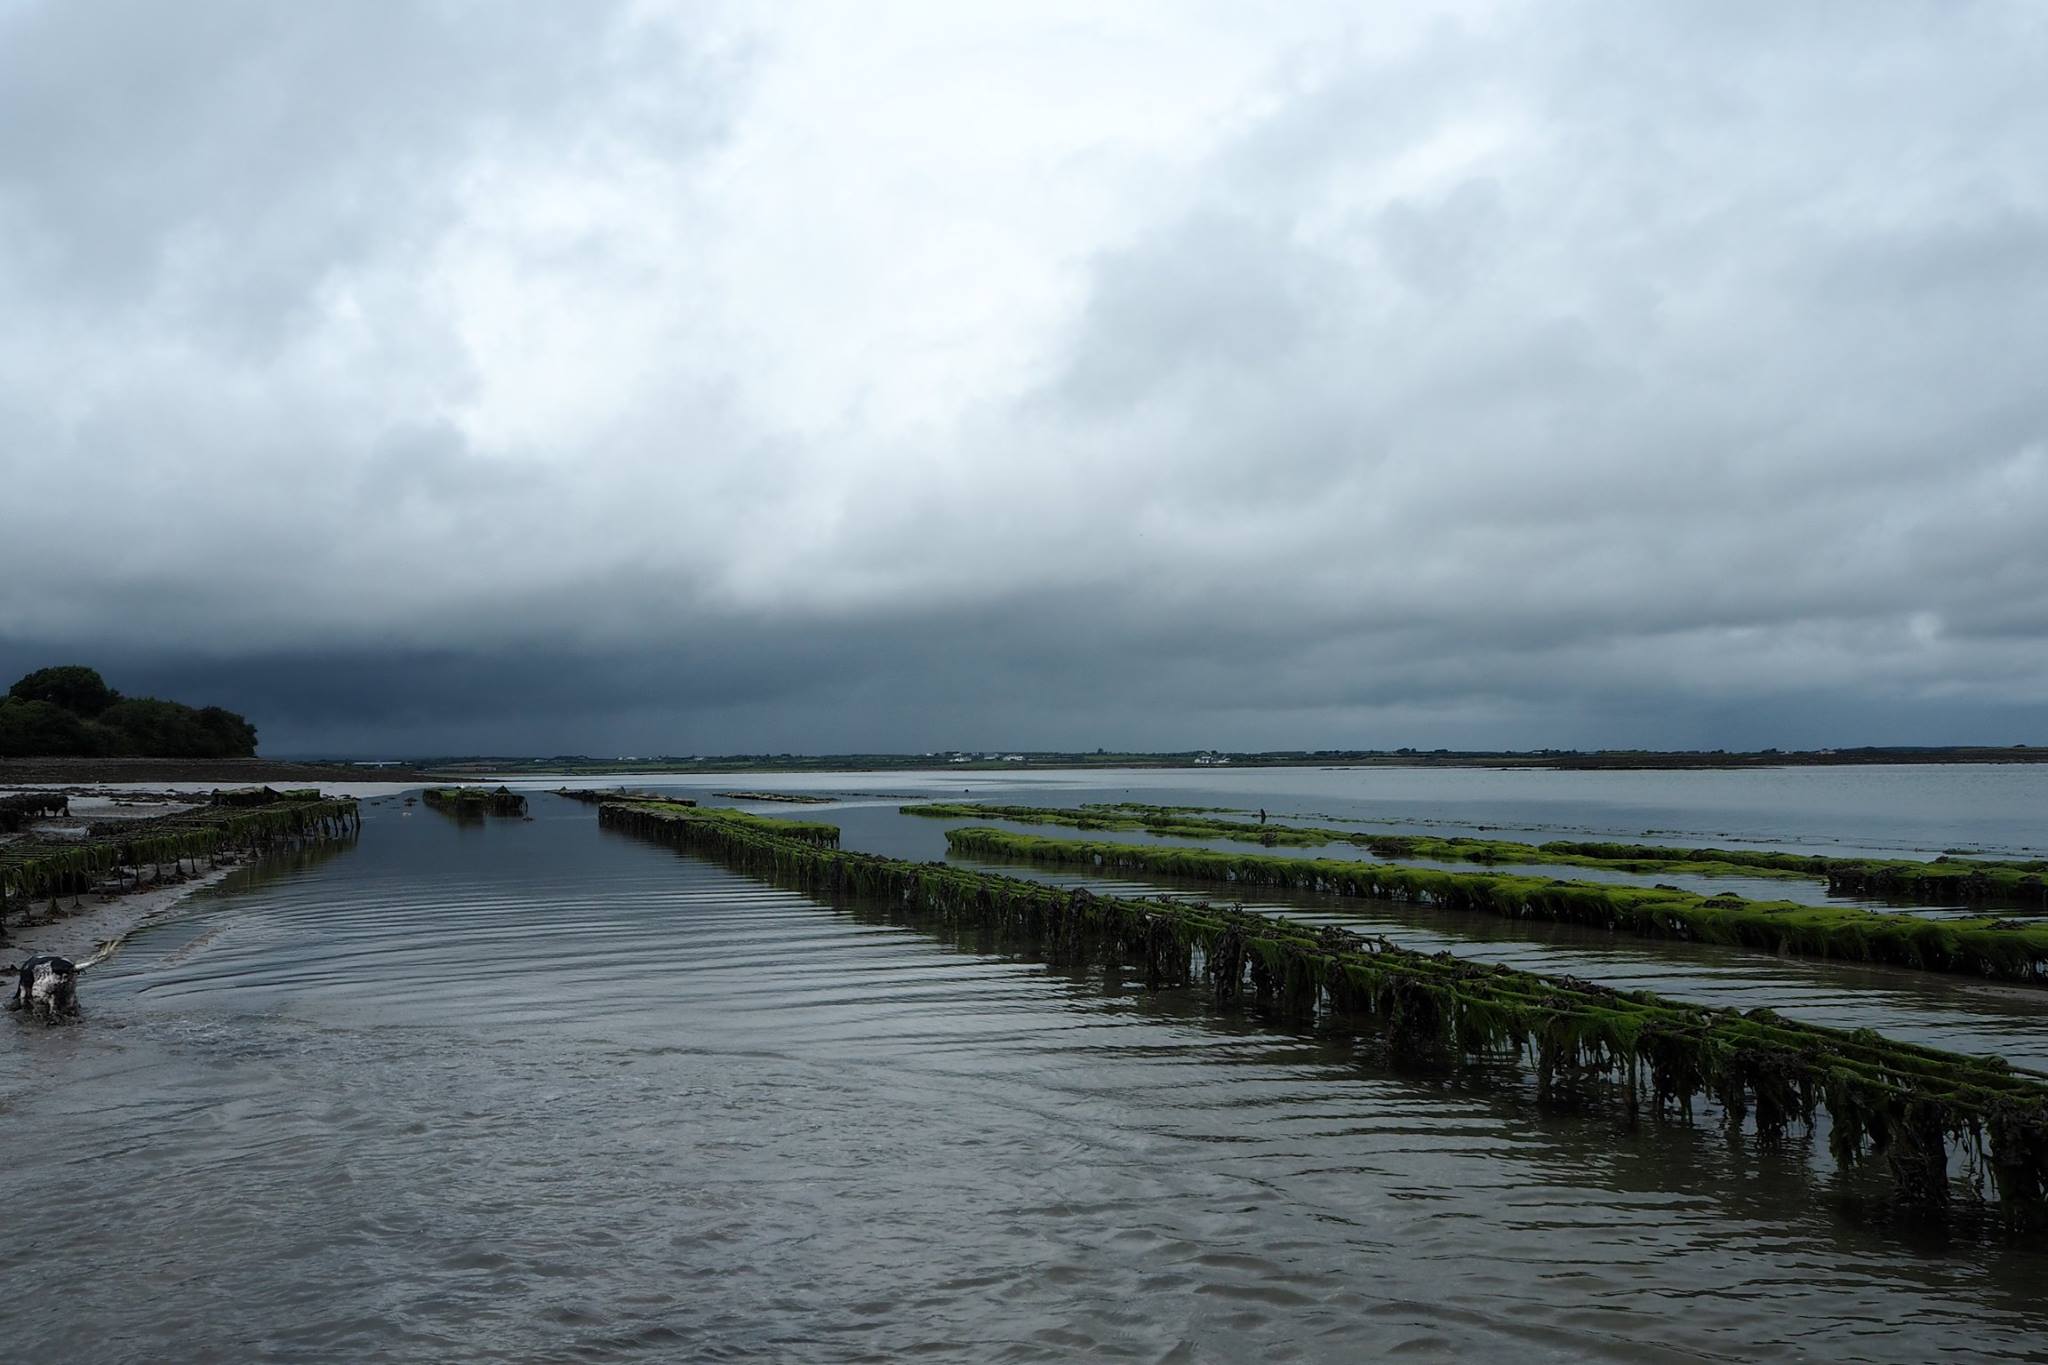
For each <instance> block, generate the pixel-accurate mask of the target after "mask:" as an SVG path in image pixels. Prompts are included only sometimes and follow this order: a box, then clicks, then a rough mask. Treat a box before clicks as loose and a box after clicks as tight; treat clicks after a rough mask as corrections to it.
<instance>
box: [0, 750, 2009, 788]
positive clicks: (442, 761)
mask: <svg viewBox="0 0 2048 1365" xmlns="http://www.w3.org/2000/svg"><path fill="white" fill-rule="evenodd" d="M1011 755H1014V756H1011ZM1959 763H1961V764H2031V763H2048V746H2044V747H2041V748H2034V747H2029V746H2019V745H2016V746H2013V747H2011V748H1989V747H1982V746H1955V747H1946V748H1938V747H1913V748H1858V749H1815V750H1786V751H1783V752H1778V751H1772V750H1761V751H1754V752H1744V753H1724V752H1701V751H1696V750H1677V751H1650V750H1600V751H1571V750H1535V751H1528V750H1524V751H1493V752H1489V751H1483V750H1429V751H1419V750H1409V751H1401V750H1395V751H1392V752H1385V751H1361V750H1322V751H1316V752H1304V751H1298V750H1297V751H1282V752H1266V753H1230V752H1226V751H1221V750H1218V751H1211V752H1207V753H1149V754H1146V753H1115V754H1112V753H1094V752H1089V753H1058V752H1025V753H1022V754H1017V753H1016V751H1011V754H1010V755H1004V756H997V757H989V756H984V755H975V756H973V757H970V758H964V759H963V758H960V757H957V756H955V755H953V754H817V755H798V754H726V755H720V756H717V757H709V758H706V757H693V758H686V757H676V756H664V757H658V758H651V759H637V758H636V759H611V760H605V759H597V758H590V757H585V756H576V755H571V756H563V755H556V756H554V757H551V758H544V759H541V758H523V757H495V758H493V757H463V758H438V759H418V760H410V761H407V762H403V763H390V764H371V763H351V762H348V761H345V760H303V761H301V760H283V759H267V758H222V759H182V758H0V789H4V788H9V787H34V786H72V785H96V784H101V783H123V782H132V783H150V782H175V783H213V784H218V785H220V786H224V787H249V786H266V785H268V786H280V785H287V784H289V785H307V784H313V783H322V782H328V783H332V782H395V783H406V784H410V783H421V784H425V783H429V782H433V781H437V780H457V781H476V780H479V779H481V778H483V777H484V776H486V775H492V776H507V777H517V776H519V775H521V774H523V773H531V774H534V775H536V776H539V775H549V776H552V775H562V776H570V777H597V776H632V775H634V774H639V773H681V774H694V773H704V774H721V773H807V772H817V773H822V772H907V771H918V772H930V771H941V772H977V773H988V772H1015V771H1018V770H1028V769H1034V768H1038V769H1043V768H1063V769H1076V768H1078V769H1088V768H1105V769H1106V768H1118V769H1129V768H1159V769H1175V770H1179V769H1192V770H1195V771H1202V770H1206V769H1210V768H1218V769H1227V768H1528V769H1545V770H1561V771H1622V772H1625V771H1658V770H1662V771H1672V770H1678V771H1684V770H1716V771H1726V770H1730V769H1745V768H1803V767H1814V768H1821V767H1871V766H1880V765H1896V764H1959Z"/></svg>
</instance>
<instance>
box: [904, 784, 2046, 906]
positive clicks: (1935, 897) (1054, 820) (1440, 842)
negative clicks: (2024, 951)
mask: <svg viewBox="0 0 2048 1365" xmlns="http://www.w3.org/2000/svg"><path fill="white" fill-rule="evenodd" d="M901 810H902V813H903V814H905V815H922V816H928V817H932V818H935V819H946V820H954V819H966V820H974V819H998V820H1009V821H1012V822H1014V823H1018V824H1033V825H1066V826H1069V827H1071V828H1075V829H1082V830H1091V829H1093V830H1120V831H1121V830H1130V831H1144V832H1147V833H1151V834H1157V835H1161V836H1164V837H1168V838H1182V839H1231V840H1235V841H1237V842H1240V843H1255V844H1262V845H1265V846H1266V847H1269V848H1272V847H1315V846H1318V845H1323V844H1350V845H1352V846H1354V847H1357V848H1362V849H1364V850H1366V851H1367V852H1368V853H1371V854H1373V855H1374V856H1375V857H1380V858H1392V859H1418V860H1424V861H1430V862H1466V863H1482V864H1485V863H1519V864H1525V865H1528V864H1534V865H1556V866H1578V867H1600V868H1608V869H1612V870H1614V871H1617V872H1635V873H1653V874H1662V875H1673V874H1677V875H1690V876H1705V877H1728V876H1749V877H1782V878H1813V879H1815V880H1819V881H1824V882H1826V883H1827V886H1828V889H1829V891H1831V892H1834V893H1836V894H1838V895H1846V896H1862V897H1867V898H1871V899H1885V900H1919V901H1927V902H1934V903H1943V904H1946V903H1950V902H1956V903H1961V904H1966V905H2009V906H2013V907H2017V908H2027V909H2040V910H2044V911H2048V884H2044V880H2043V877H2044V874H2048V862H2038V861H2034V862H2028V861H2014V862H1998V861H1991V860H1987V859H1960V858H1950V857H1947V856H1943V857H1940V858H1937V859H1935V860H1934V861H1932V862H1920V861H1916V860H1913V859H1909V858H1890V859H1886V858H1844V857H1829V856H1824V855H1820V854H1806V853H1780V852H1774V851H1771V850H1766V849H1723V848H1678V847H1668V846H1664V845H1658V844H1620V843H1604V842H1598V841H1574V840H1553V841H1551V842H1549V843H1544V844H1528V843H1520V842H1517V841H1515V840H1510V839H1471V838H1444V837H1440V836H1436V835H1414V834H1366V833H1360V832H1358V831H1355V830H1343V829H1329V828H1323V827H1318V826H1313V825H1272V824H1253V823H1251V822H1249V821H1244V820H1221V819H1215V818H1212V817H1208V816H1204V815H1202V814H1200V813H1199V812H1198V810H1197V809H1196V808H1193V807H1181V806H1145V805H1138V804H1136V803H1131V802H1122V803H1117V804H1114V805H1096V806H1082V807H1079V808H1077V809H1071V810H1070V809H1064V808H1060V807H1048V806H1005V805H983V804H977V803H973V802H965V801H946V802H928V803H925V804H922V805H910V806H903V807H901Z"/></svg>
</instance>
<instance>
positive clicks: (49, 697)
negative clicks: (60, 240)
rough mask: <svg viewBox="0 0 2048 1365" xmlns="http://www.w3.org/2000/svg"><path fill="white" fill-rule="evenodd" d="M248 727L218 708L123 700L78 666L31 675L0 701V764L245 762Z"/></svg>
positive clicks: (249, 752)
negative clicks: (47, 760) (59, 759)
mask: <svg viewBox="0 0 2048 1365" xmlns="http://www.w3.org/2000/svg"><path fill="white" fill-rule="evenodd" d="M255 753H256V727H255V726H253V725H251V724H250V723H249V722H248V721H247V720H245V719H243V718H242V717H241V716H238V715H236V714H235V713H234V712H233V711H229V710H226V709H224V708H222V707H218V706H205V707H194V706H187V705H185V704H184V703H183V702H175V701H162V700H159V699H158V698H156V697H124V696H122V695H121V694H120V693H119V692H116V691H115V690H114V689H113V688H111V687H109V686H107V684H106V680H105V679H103V678H102V677H100V675H99V674H98V673H97V672H96V671H94V670H93V669H90V668H86V667H85V666H83V665H81V664H65V665H62V666H60V667H56V668H39V669H37V670H36V671H35V672H33V673H31V674H29V675H28V676H26V677H24V678H22V679H21V680H20V681H18V682H16V683H15V684H14V686H13V687H11V688H9V689H8V691H7V695H6V696H5V697H0V757H4V758H41V757H47V756H60V755H61V756H65V757H72V756H76V757H87V758H126V757H147V758H250V757H253V756H254V755H255Z"/></svg>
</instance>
